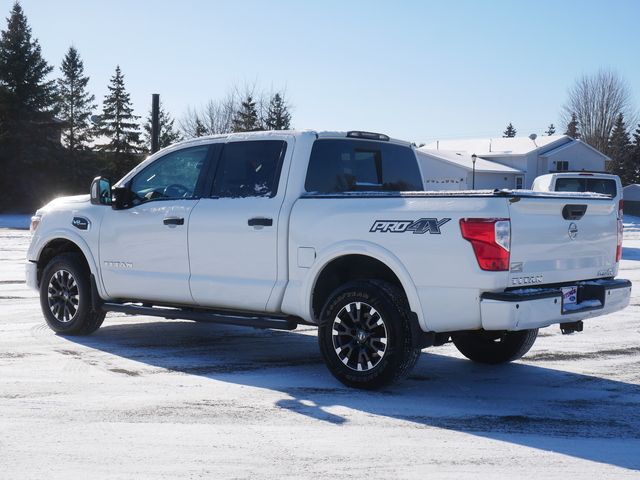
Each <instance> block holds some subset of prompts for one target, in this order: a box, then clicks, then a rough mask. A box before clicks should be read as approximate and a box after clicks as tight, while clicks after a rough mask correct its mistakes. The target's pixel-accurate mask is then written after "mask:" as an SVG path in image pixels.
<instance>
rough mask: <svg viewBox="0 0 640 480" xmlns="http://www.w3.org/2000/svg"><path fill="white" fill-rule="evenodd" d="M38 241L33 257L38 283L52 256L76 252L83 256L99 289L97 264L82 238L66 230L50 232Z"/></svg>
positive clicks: (100, 284)
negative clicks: (45, 237)
mask: <svg viewBox="0 0 640 480" xmlns="http://www.w3.org/2000/svg"><path fill="white" fill-rule="evenodd" d="M39 243H40V245H39V248H38V250H37V252H36V255H35V259H34V261H35V263H36V264H37V265H38V270H37V279H38V285H39V284H40V279H41V277H42V272H43V270H44V268H45V267H46V266H47V264H48V263H49V261H50V260H51V259H52V258H54V257H55V256H57V255H61V254H63V253H78V254H80V255H81V257H82V258H83V260H84V262H85V264H86V266H87V268H88V269H89V271H90V272H91V274H93V275H94V276H95V278H96V283H97V285H98V289H100V287H101V286H102V283H101V282H100V281H99V278H100V276H99V275H98V268H97V264H96V262H95V259H94V257H93V254H92V253H91V250H90V249H89V246H88V245H87V244H86V242H85V241H84V240H83V239H82V238H80V237H78V236H76V235H73V234H70V233H68V232H66V231H58V232H52V234H51V235H49V236H48V237H47V239H45V240H41V241H40V242H39Z"/></svg>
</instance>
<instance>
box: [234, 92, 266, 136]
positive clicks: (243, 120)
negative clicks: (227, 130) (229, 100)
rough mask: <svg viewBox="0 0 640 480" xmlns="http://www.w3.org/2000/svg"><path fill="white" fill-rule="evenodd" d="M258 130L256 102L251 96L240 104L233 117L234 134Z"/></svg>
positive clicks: (258, 120)
mask: <svg viewBox="0 0 640 480" xmlns="http://www.w3.org/2000/svg"><path fill="white" fill-rule="evenodd" d="M256 130H260V119H259V118H258V111H257V109H256V102H255V101H254V100H253V98H252V97H251V95H247V97H246V98H245V99H244V100H243V101H242V102H241V103H240V108H239V109H238V111H237V112H236V113H235V115H234V117H233V131H234V132H254V131H256Z"/></svg>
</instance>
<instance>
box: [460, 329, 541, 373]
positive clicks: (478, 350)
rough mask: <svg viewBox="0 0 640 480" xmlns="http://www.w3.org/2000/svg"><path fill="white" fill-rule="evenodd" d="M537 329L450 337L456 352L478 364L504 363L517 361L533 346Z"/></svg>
mask: <svg viewBox="0 0 640 480" xmlns="http://www.w3.org/2000/svg"><path fill="white" fill-rule="evenodd" d="M537 337H538V329H537V328H535V329H533V330H521V331H517V332H489V331H486V330H478V331H475V332H461V333H455V334H453V335H451V340H452V341H453V344H454V345H455V346H456V348H457V349H458V351H459V352H460V353H461V354H463V355H464V356H465V357H467V358H468V359H469V360H473V361H474V362H478V363H490V364H498V363H506V362H512V361H514V360H518V359H519V358H521V357H522V356H523V355H524V354H525V353H527V352H528V351H529V349H530V348H531V347H532V346H533V344H534V342H535V341H536V338H537Z"/></svg>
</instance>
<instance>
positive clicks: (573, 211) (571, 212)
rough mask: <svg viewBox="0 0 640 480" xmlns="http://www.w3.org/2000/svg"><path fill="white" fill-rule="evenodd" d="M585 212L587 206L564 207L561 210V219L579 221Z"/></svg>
mask: <svg viewBox="0 0 640 480" xmlns="http://www.w3.org/2000/svg"><path fill="white" fill-rule="evenodd" d="M586 212H587V205H565V206H564V208H563V209H562V218H564V219H565V220H580V219H581V218H582V217H584V214H585V213H586Z"/></svg>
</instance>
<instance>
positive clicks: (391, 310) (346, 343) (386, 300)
mask: <svg viewBox="0 0 640 480" xmlns="http://www.w3.org/2000/svg"><path fill="white" fill-rule="evenodd" d="M410 321H411V317H410V310H409V306H408V304H407V301H406V299H405V296H404V293H403V292H402V290H400V289H399V288H397V287H395V286H393V285H391V284H389V283H386V282H379V281H375V280H370V281H357V282H350V283H348V284H346V285H344V286H342V287H340V288H338V289H337V290H336V291H334V292H333V293H332V294H331V296H330V298H329V300H328V301H327V303H326V304H325V307H324V308H323V310H322V314H321V317H320V327H319V329H318V342H319V344H320V351H321V352H322V356H323V357H324V360H325V363H326V364H327V367H328V368H329V370H330V371H331V373H332V374H333V375H334V376H335V377H336V378H337V379H338V380H340V381H341V382H342V383H344V384H345V385H347V386H349V387H356V388H363V389H375V388H380V387H382V386H384V385H387V384H389V383H391V382H393V381H395V380H398V379H400V378H402V377H404V376H405V375H407V374H408V373H409V372H410V371H411V369H412V368H413V366H414V365H415V363H416V362H417V360H418V357H419V355H420V349H419V348H416V347H414V344H413V338H412V333H411V332H412V330H411V323H410Z"/></svg>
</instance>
